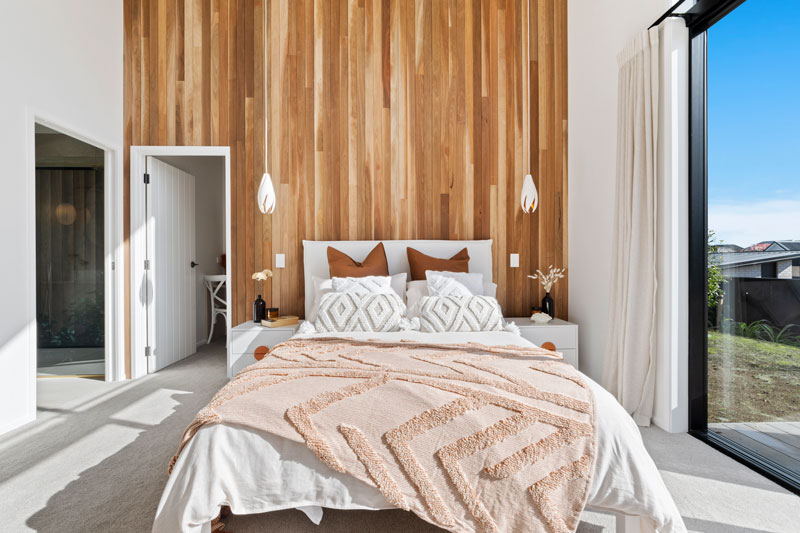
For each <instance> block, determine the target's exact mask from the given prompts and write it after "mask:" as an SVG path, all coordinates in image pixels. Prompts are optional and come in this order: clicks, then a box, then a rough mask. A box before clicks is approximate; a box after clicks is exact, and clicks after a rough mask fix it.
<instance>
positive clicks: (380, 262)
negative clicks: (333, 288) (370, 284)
mask: <svg viewBox="0 0 800 533" xmlns="http://www.w3.org/2000/svg"><path fill="white" fill-rule="evenodd" d="M328 268H329V269H330V271H331V277H332V278H363V277H364V276H388V275H389V263H388V262H387V261H386V252H385V251H384V249H383V243H382V242H379V243H378V246H376V247H375V248H373V249H372V251H371V252H370V253H369V255H367V257H366V258H365V259H364V261H362V262H361V263H359V262H358V261H353V259H352V258H351V257H350V256H349V255H347V254H346V253H344V252H340V251H339V250H337V249H336V248H331V247H330V246H328Z"/></svg>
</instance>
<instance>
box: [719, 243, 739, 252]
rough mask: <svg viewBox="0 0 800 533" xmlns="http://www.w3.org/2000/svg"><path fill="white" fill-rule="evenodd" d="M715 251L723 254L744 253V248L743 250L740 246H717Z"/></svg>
mask: <svg viewBox="0 0 800 533" xmlns="http://www.w3.org/2000/svg"><path fill="white" fill-rule="evenodd" d="M714 249H715V250H716V251H717V252H719V253H721V254H724V253H735V252H742V251H744V248H742V247H741V246H739V245H738V244H717V245H715V246H714Z"/></svg>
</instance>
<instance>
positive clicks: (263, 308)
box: [253, 294, 267, 324]
mask: <svg viewBox="0 0 800 533" xmlns="http://www.w3.org/2000/svg"><path fill="white" fill-rule="evenodd" d="M265 318H267V302H265V301H264V300H262V299H261V295H260V294H259V295H258V298H256V299H255V301H253V322H255V323H256V324H261V321H262V320H264V319H265Z"/></svg>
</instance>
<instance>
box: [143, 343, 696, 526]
mask: <svg viewBox="0 0 800 533" xmlns="http://www.w3.org/2000/svg"><path fill="white" fill-rule="evenodd" d="M325 336H330V334H317V335H315V334H310V335H298V337H307V338H313V337H325ZM341 336H346V337H352V338H360V339H375V338H379V339H381V340H386V341H398V340H401V339H408V340H421V341H426V342H436V343H443V344H449V343H463V342H470V341H472V342H479V343H483V344H487V345H503V344H514V345H520V346H529V345H530V343H529V342H528V341H527V340H525V339H523V338H521V337H519V336H518V335H515V334H513V333H509V332H504V331H492V332H476V333H421V332H418V331H401V332H393V333H374V332H363V333H355V332H354V333H345V334H341ZM584 379H585V380H586V382H587V383H588V385H589V386H590V387H591V389H592V391H593V392H594V395H595V404H596V413H597V433H598V447H597V458H596V461H595V468H594V474H593V477H592V482H591V489H590V492H589V499H588V503H587V505H588V506H590V507H592V508H595V509H604V510H610V511H615V512H622V513H625V514H628V515H634V516H642V517H644V518H645V520H649V521H650V522H651V525H652V527H653V529H655V530H656V531H660V532H682V531H686V528H685V526H684V524H683V520H682V519H681V516H680V514H679V513H678V509H677V508H676V506H675V503H674V502H673V500H672V496H670V494H669V492H668V491H667V488H666V486H665V485H664V482H663V480H662V479H661V475H660V474H659V472H658V470H657V469H656V466H655V464H654V463H653V460H652V459H651V458H650V455H649V454H648V453H647V451H646V450H645V448H644V444H643V443H642V439H641V435H640V434H639V430H638V428H637V427H636V424H634V422H633V420H632V419H631V417H630V416H628V414H627V413H626V412H625V411H624V410H623V409H622V406H620V405H619V403H617V401H616V400H615V399H614V398H613V396H611V394H609V393H608V392H607V391H606V390H605V389H603V388H602V387H600V385H598V384H597V383H595V382H594V381H592V380H591V379H589V378H588V377H586V376H584ZM222 505H229V506H230V507H231V510H232V511H233V512H234V513H235V514H254V513H264V512H268V511H277V510H281V509H293V508H298V509H300V510H302V511H304V512H305V513H306V514H307V515H309V518H312V520H313V521H314V522H316V523H318V522H319V509H318V508H319V507H328V508H331V509H372V510H377V509H390V508H392V505H390V504H389V503H388V502H387V501H386V499H385V498H384V497H383V495H382V494H381V493H380V491H378V489H377V488H375V487H372V486H370V485H367V484H366V483H363V482H361V481H359V480H357V479H355V478H353V477H351V476H348V475H346V474H340V473H338V472H335V471H333V470H331V469H330V468H328V467H327V466H326V465H324V464H323V463H322V462H321V461H320V460H319V459H317V457H316V455H314V453H313V452H312V451H311V450H310V449H308V447H306V446H305V445H304V444H300V443H297V442H293V441H289V440H287V439H284V438H281V437H276V436H274V435H270V434H267V433H263V432H260V431H255V430H251V429H247V428H243V427H236V426H228V425H225V424H218V425H213V426H207V427H204V428H202V429H200V430H199V431H198V432H197V434H196V435H195V436H194V437H193V438H192V440H191V441H190V442H189V444H188V445H187V446H186V447H185V448H184V450H183V452H182V454H181V456H180V458H179V459H178V461H177V463H176V464H175V468H174V469H173V471H172V474H171V475H170V477H169V480H168V481H167V485H166V487H165V489H164V493H163V495H162V497H161V502H160V503H159V506H158V510H157V512H156V519H155V522H154V524H153V531H154V533H162V532H165V533H166V532H170V533H173V532H175V531H185V532H192V533H195V532H202V533H206V532H208V531H210V529H211V526H210V521H211V520H212V519H213V518H214V517H215V516H216V515H217V514H218V513H219V508H220V506H222ZM315 518H316V520H314V519H315Z"/></svg>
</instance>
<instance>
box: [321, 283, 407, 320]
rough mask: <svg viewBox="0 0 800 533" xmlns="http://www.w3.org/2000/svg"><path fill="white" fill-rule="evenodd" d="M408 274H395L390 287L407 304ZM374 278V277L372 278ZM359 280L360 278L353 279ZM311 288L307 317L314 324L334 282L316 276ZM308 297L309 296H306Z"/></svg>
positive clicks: (331, 290)
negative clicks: (325, 296) (323, 298)
mask: <svg viewBox="0 0 800 533" xmlns="http://www.w3.org/2000/svg"><path fill="white" fill-rule="evenodd" d="M407 276H408V274H406V273H405V272H403V273H401V274H395V275H394V276H391V282H390V285H391V287H392V289H393V290H394V292H396V293H397V295H398V296H400V299H401V300H403V303H405V299H406V298H405V296H406V277H407ZM370 277H373V276H370ZM374 277H384V276H374ZM353 279H358V278H353ZM311 286H312V291H313V292H312V293H311V302H312V303H311V308H310V310H309V312H308V316H307V317H306V322H311V323H312V324H313V323H314V322H315V321H316V319H317V310H318V309H319V303H320V300H321V299H322V296H323V295H324V294H327V293H329V292H334V291H333V280H331V279H326V278H318V277H316V276H311ZM306 296H307V295H306Z"/></svg>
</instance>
